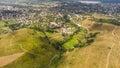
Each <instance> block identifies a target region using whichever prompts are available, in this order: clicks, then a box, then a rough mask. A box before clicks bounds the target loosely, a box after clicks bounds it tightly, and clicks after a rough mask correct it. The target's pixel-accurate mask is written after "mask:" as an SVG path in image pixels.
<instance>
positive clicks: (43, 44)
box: [0, 28, 57, 68]
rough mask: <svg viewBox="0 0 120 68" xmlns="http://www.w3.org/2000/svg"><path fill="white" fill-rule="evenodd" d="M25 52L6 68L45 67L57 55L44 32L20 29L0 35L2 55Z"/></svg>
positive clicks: (0, 51)
mask: <svg viewBox="0 0 120 68" xmlns="http://www.w3.org/2000/svg"><path fill="white" fill-rule="evenodd" d="M20 52H25V54H24V55H23V56H21V57H20V58H18V59H16V60H15V61H14V62H12V63H10V64H8V65H7V66H5V67H4V68H13V66H14V68H43V67H45V66H47V65H48V64H49V62H50V60H51V59H52V58H53V57H54V56H56V54H57V53H56V50H55V49H54V47H53V46H51V45H50V44H49V43H48V40H47V39H46V38H45V36H44V34H43V33H42V32H37V31H35V30H31V29H26V28H24V29H20V30H17V31H15V32H11V33H9V34H5V35H2V36H0V56H6V55H11V54H16V53H20Z"/></svg>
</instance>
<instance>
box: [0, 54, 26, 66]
mask: <svg viewBox="0 0 120 68" xmlns="http://www.w3.org/2000/svg"><path fill="white" fill-rule="evenodd" d="M23 54H24V53H17V54H13V55H8V56H3V57H0V67H3V66H5V65H7V64H9V63H11V62H13V61H14V60H16V59H17V58H19V57H20V56H22V55H23Z"/></svg>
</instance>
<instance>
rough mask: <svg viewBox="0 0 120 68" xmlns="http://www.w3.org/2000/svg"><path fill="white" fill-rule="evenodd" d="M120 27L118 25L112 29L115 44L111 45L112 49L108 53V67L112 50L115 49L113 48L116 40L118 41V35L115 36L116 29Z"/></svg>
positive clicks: (107, 66) (107, 67)
mask: <svg viewBox="0 0 120 68" xmlns="http://www.w3.org/2000/svg"><path fill="white" fill-rule="evenodd" d="M117 28H118V27H117V26H116V27H115V28H114V29H113V31H112V36H113V37H114V40H113V44H112V46H111V49H110V51H109V53H108V55H107V61H106V68H109V61H110V55H111V53H112V50H113V48H114V46H115V41H116V39H115V38H116V37H115V31H116V29H117Z"/></svg>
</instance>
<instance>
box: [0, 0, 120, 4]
mask: <svg viewBox="0 0 120 68" xmlns="http://www.w3.org/2000/svg"><path fill="white" fill-rule="evenodd" d="M55 1H59V2H65V1H67V2H71V1H76V2H77V1H87V0H0V2H4V3H13V4H15V3H17V4H40V3H43V2H55ZM88 1H101V2H103V3H120V0H88Z"/></svg>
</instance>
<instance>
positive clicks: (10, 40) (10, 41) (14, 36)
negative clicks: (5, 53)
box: [10, 36, 15, 46]
mask: <svg viewBox="0 0 120 68" xmlns="http://www.w3.org/2000/svg"><path fill="white" fill-rule="evenodd" d="M14 38H15V36H12V38H11V39H10V46H12V40H13V39H14Z"/></svg>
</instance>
